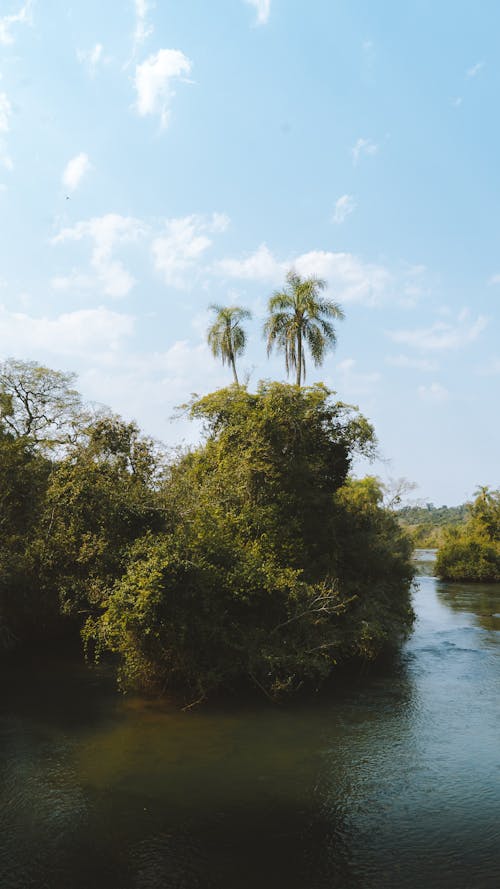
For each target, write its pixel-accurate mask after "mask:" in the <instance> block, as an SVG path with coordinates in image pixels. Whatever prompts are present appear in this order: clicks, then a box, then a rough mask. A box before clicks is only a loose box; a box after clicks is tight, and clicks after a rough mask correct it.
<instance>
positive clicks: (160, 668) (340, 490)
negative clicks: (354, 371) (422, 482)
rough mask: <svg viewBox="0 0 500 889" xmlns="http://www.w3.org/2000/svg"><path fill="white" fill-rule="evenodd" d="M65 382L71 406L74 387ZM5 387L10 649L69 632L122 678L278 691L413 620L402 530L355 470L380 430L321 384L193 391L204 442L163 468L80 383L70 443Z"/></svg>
mask: <svg viewBox="0 0 500 889" xmlns="http://www.w3.org/2000/svg"><path fill="white" fill-rule="evenodd" d="M27 371H29V373H31V374H32V373H34V371H35V367H34V366H32V365H30V366H29V367H28V368H27ZM16 372H17V373H18V374H21V375H23V374H24V373H25V369H24V368H23V366H21V365H18V366H17V368H16ZM45 372H46V373H50V374H54V373H55V372H53V371H50V372H49V371H47V369H43V368H42V369H40V373H39V374H38V377H39V378H40V380H41V382H42V383H44V382H46V379H45V378H44V374H45ZM56 382H57V383H58V384H60V385H58V386H57V387H56V389H55V391H54V398H55V399H57V401H58V403H59V400H60V398H61V387H62V388H64V386H67V387H69V384H70V382H71V380H70V379H69V378H67V377H64V375H60V376H56ZM42 390H43V399H46V398H47V395H46V392H47V390H46V389H45V388H44V387H42ZM48 391H49V394H50V385H49V386H48ZM2 395H3V396H4V400H3V402H2V404H3V406H4V411H5V416H4V420H3V421H2V423H1V425H0V506H1V508H2V511H1V523H2V537H1V540H0V647H3V648H6V647H8V646H9V645H11V644H15V643H18V644H22V643H23V642H24V643H26V642H30V641H31V640H32V639H34V638H36V637H38V638H39V639H41V640H47V639H49V638H53V634H54V633H55V632H61V631H64V628H65V627H66V628H72V629H75V628H76V629H78V630H80V631H81V632H82V633H83V638H84V642H85V646H86V650H87V654H88V656H89V657H92V656H96V657H101V656H103V655H105V654H106V653H107V654H111V656H112V657H114V658H115V659H116V661H117V663H118V669H119V675H120V682H121V685H122V687H123V688H131V687H136V688H143V689H151V688H155V689H166V688H169V689H173V690H176V691H180V692H181V693H182V694H184V695H186V696H188V697H189V700H193V699H199V698H204V697H206V695H207V694H208V693H209V692H211V691H213V690H214V689H217V688H220V687H225V688H227V687H236V686H238V685H239V684H240V683H241V682H242V681H246V682H252V683H253V684H254V685H255V686H257V687H259V688H260V689H262V690H263V691H264V692H265V693H266V694H267V695H270V696H272V697H274V696H276V695H278V694H280V693H282V692H285V691H291V690H294V689H296V688H298V687H299V686H300V685H301V684H303V683H310V684H313V685H314V686H317V685H318V684H319V683H320V682H322V681H323V680H325V679H326V678H328V677H329V676H330V674H331V672H332V667H333V666H334V665H335V664H337V663H340V662H342V661H345V660H347V659H350V658H353V657H358V658H364V659H372V658H374V657H376V656H377V655H378V654H379V653H380V651H381V650H382V649H384V648H386V647H388V646H393V645H395V644H397V643H398V642H399V641H400V639H401V638H402V637H403V636H404V634H405V633H406V632H407V631H408V629H409V627H410V626H411V622H412V612H411V607H410V601H409V588H410V584H411V577H412V572H411V567H410V561H409V556H410V552H409V547H410V544H409V542H408V538H407V537H406V536H405V535H404V534H403V533H402V532H401V531H400V528H399V526H398V524H397V522H396V520H395V518H394V517H393V515H392V514H391V513H390V512H388V511H387V510H386V509H384V508H383V505H382V492H381V489H380V486H379V484H378V483H377V481H376V480H375V479H372V478H367V479H363V480H361V481H354V480H352V479H351V478H350V477H349V470H350V467H351V463H352V460H353V458H354V456H355V455H357V454H363V455H367V456H369V455H370V454H371V453H372V452H373V450H374V447H375V440H374V433H373V429H372V427H371V426H370V424H369V423H368V422H367V421H366V420H365V419H364V417H362V416H361V415H360V414H359V413H358V412H357V411H356V410H354V409H353V408H350V407H349V406H347V405H344V404H342V403H339V402H336V401H335V400H334V398H333V396H332V393H330V392H329V391H328V390H327V389H326V388H325V387H324V386H321V385H318V386H313V387H311V388H307V389H305V388H304V389H301V388H299V387H297V386H289V385H284V384H277V383H265V384H261V386H260V387H259V389H258V391H257V392H256V393H250V392H248V391H247V390H246V389H245V388H242V387H238V386H236V385H234V386H231V387H229V388H227V389H223V390H220V391H218V392H215V393H213V394H211V395H207V396H205V397H204V398H201V399H198V400H195V401H193V402H192V404H191V405H190V412H191V415H192V417H193V418H196V419H198V420H201V421H202V423H203V424H204V427H205V436H204V441H203V443H202V444H201V445H200V446H199V447H197V448H196V449H194V450H192V451H190V452H187V453H181V454H178V455H176V456H175V457H174V458H172V459H170V460H169V461H167V460H166V458H165V455H164V454H163V453H162V452H161V449H159V448H158V446H156V445H155V444H154V443H153V442H152V441H150V440H148V439H146V438H144V437H143V436H141V435H140V433H139V431H138V429H137V427H136V426H135V425H134V424H130V423H125V422H123V421H122V420H120V419H119V418H117V417H115V416H112V415H108V414H104V413H101V414H99V415H97V414H95V413H93V412H92V411H89V410H87V409H84V408H83V406H82V409H81V418H80V422H79V423H78V422H76V421H75V415H74V410H73V408H74V406H75V405H76V404H77V400H76V398H75V393H74V391H73V390H71V392H70V399H71V403H72V407H71V422H70V423H69V426H70V428H71V435H67V436H66V435H65V436H64V437H63V436H61V435H59V430H60V428H61V427H58V430H57V437H56V435H55V434H54V435H53V436H52V437H51V433H52V428H53V427H47V429H46V430H45V431H44V435H43V436H40V435H37V436H30V434H29V433H28V432H27V431H26V426H25V425H24V426H23V425H22V419H23V414H22V403H21V402H19V403H17V404H16V405H15V408H16V410H17V412H18V419H19V422H17V421H16V426H15V427H14V425H13V424H12V423H9V422H8V418H9V417H11V416H12V411H13V407H14V405H13V400H12V395H11V393H7V392H4V393H2V392H1V391H0V398H1V397H2ZM38 406H39V405H37V404H35V405H33V406H32V405H30V406H29V410H30V412H32V411H33V410H34V409H35V408H36V409H38ZM53 407H54V405H53V404H51V403H50V398H49V400H48V401H47V403H46V404H45V413H46V415H47V416H51V414H50V410H51V409H52V408H53ZM54 428H55V427H54ZM42 439H43V440H42Z"/></svg>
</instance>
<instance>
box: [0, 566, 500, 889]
mask: <svg viewBox="0 0 500 889" xmlns="http://www.w3.org/2000/svg"><path fill="white" fill-rule="evenodd" d="M419 559H420V571H421V572H422V576H421V577H420V578H419V586H418V588H417V589H416V591H415V602H414V604H415V609H416V612H417V615H418V620H417V623H416V627H415V632H414V634H413V636H412V638H411V639H410V640H409V642H408V643H407V645H406V646H405V648H404V651H403V652H402V655H401V657H400V658H399V659H398V660H397V661H396V662H394V663H392V664H390V665H386V667H385V668H383V669H379V670H377V671H376V672H374V673H370V674H368V675H365V676H361V677H359V676H358V677H357V678H355V679H353V680H351V681H350V682H348V683H347V684H346V681H345V679H343V680H342V687H341V688H340V687H339V688H338V689H337V690H335V691H334V692H333V693H332V694H329V695H326V696H322V697H321V698H320V699H316V700H314V701H313V702H309V703H308V704H305V703H301V704H299V705H295V706H293V707H279V708H273V707H271V706H270V705H268V704H267V703H265V702H262V703H260V702H255V703H254V704H252V705H246V706H240V707H237V708H234V709H232V710H230V711H228V709H227V708H226V709H225V710H224V709H222V708H220V707H219V708H216V709H214V708H212V709H203V710H196V711H191V712H189V713H182V712H177V711H176V710H175V709H173V708H170V709H169V708H168V707H166V706H165V705H164V704H163V705H160V704H158V703H155V702H146V701H141V700H138V699H131V698H122V697H120V696H117V695H116V693H115V692H114V689H113V687H112V685H111V684H110V683H109V681H107V680H106V679H105V678H103V677H102V676H99V675H98V674H96V673H94V672H92V671H89V670H87V669H86V668H85V667H84V666H82V665H81V664H80V663H78V662H77V661H74V660H72V659H70V658H63V657H62V656H59V657H57V658H54V659H52V660H49V659H47V658H44V659H36V658H34V659H33V660H32V661H31V662H30V663H26V662H24V663H23V664H22V665H21V664H20V663H19V662H15V661H12V662H10V663H8V664H7V665H6V666H5V665H4V666H3V668H2V677H1V681H0V692H1V696H2V697H1V701H2V707H1V715H0V886H1V887H2V889H25V887H26V889H28V887H29V889H70V887H75V889H159V887H161V889H250V887H252V889H253V887H257V889H271V887H272V889H281V887H283V889H335V887H339V889H340V887H342V889H351V887H352V889H378V887H380V889H382V887H384V889H386V887H392V886H394V887H398V889H417V887H419V889H420V887H422V886H426V887H436V889H438V887H439V889H448V887H450V889H452V887H453V889H461V887H463V889H466V887H467V889H498V887H499V886H500V835H499V832H500V827H499V826H500V743H499V739H500V702H499V678H500V661H499V654H500V587H499V586H496V587H492V586H487V587H486V586H467V585H465V584H443V583H440V582H438V581H437V580H436V579H435V578H433V577H432V576H431V575H432V561H431V560H432V553H425V552H421V553H420V554H419Z"/></svg>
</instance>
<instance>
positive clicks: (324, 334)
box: [264, 270, 344, 386]
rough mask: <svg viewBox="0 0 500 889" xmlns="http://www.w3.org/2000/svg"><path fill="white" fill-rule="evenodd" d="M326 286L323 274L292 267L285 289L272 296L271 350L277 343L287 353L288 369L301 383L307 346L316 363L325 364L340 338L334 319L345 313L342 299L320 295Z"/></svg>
mask: <svg viewBox="0 0 500 889" xmlns="http://www.w3.org/2000/svg"><path fill="white" fill-rule="evenodd" d="M325 287H326V281H324V280H323V279H322V278H316V277H310V278H301V276H300V275H298V274H297V273H296V272H294V271H293V270H290V271H289V272H288V274H287V276H286V285H285V287H284V289H283V290H279V291H276V292H275V293H274V294H273V295H272V296H271V298H270V299H269V303H268V312H269V317H268V319H267V321H266V322H265V325H264V336H265V337H266V338H267V354H268V355H269V354H270V352H271V351H272V349H273V347H274V346H275V345H276V346H277V347H278V349H279V350H280V351H282V352H283V353H284V355H285V367H286V372H287V374H289V373H290V371H293V370H295V371H296V375H297V376H296V384H297V386H300V384H301V381H302V379H305V375H306V360H305V351H304V347H305V346H306V345H307V346H308V347H309V351H310V353H311V357H312V359H313V361H314V364H315V365H316V366H318V365H320V364H322V363H323V360H324V356H325V352H326V350H327V349H328V348H333V347H334V346H335V344H336V341H337V337H336V333H335V328H334V326H333V324H332V320H334V319H335V320H341V319H342V318H343V317H344V313H343V311H342V309H341V307H340V306H339V305H338V303H336V302H333V301H332V300H328V299H323V298H322V297H321V296H320V293H321V291H322V290H324V289H325Z"/></svg>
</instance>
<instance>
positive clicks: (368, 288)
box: [213, 244, 391, 305]
mask: <svg viewBox="0 0 500 889" xmlns="http://www.w3.org/2000/svg"><path fill="white" fill-rule="evenodd" d="M291 267H293V268H294V269H296V270H297V272H298V273H299V274H300V275H305V276H309V275H317V276H319V277H320V278H325V279H326V280H327V281H328V284H329V286H330V287H331V288H332V289H333V290H334V292H335V293H336V294H338V296H339V299H341V300H342V301H343V302H351V303H360V304H363V305H376V304H378V303H379V302H381V301H382V300H383V299H384V298H385V296H386V294H387V291H388V288H389V285H390V281H391V275H390V273H389V272H388V271H387V269H385V268H384V267H383V266H379V265H375V264H372V263H365V262H363V261H362V260H360V259H359V258H358V257H357V256H354V255H353V254H352V253H332V252H330V251H327V250H310V251H309V252H308V253H302V254H300V255H299V256H294V257H290V258H288V259H286V260H278V259H277V258H276V257H275V256H274V254H273V253H272V252H271V251H270V250H269V248H268V247H267V245H266V244H261V245H260V247H259V248H258V249H257V250H256V251H255V252H254V253H251V254H250V255H248V256H246V257H244V258H243V259H234V258H227V259H222V260H219V261H218V262H216V263H215V265H214V267H213V270H214V272H215V273H216V274H219V275H222V276H225V277H229V278H239V279H241V280H254V281H268V282H269V283H270V284H275V285H280V284H282V283H283V280H284V277H285V275H286V273H287V271H288V270H289V269H290V268H291Z"/></svg>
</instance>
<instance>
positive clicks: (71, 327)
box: [0, 306, 134, 358]
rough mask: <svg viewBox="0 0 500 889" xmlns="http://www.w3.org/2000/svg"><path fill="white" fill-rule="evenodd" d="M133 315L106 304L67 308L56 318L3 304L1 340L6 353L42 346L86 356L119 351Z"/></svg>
mask: <svg viewBox="0 0 500 889" xmlns="http://www.w3.org/2000/svg"><path fill="white" fill-rule="evenodd" d="M133 330H134V318H133V317H132V316H130V315H123V314H120V313H118V312H112V311H110V310H109V309H107V308H104V307H102V306H101V307H100V308H97V309H82V310H80V311H75V312H66V313H63V314H62V315H58V316H56V317H55V318H49V317H46V316H45V317H43V316H42V317H34V316H31V315H28V314H25V313H24V312H9V311H8V310H7V309H6V308H4V307H3V306H0V344H1V348H2V352H3V354H5V353H6V352H7V353H8V352H9V350H10V349H12V344H14V345H15V348H16V350H17V351H18V353H20V354H26V353H28V354H29V353H32V352H38V353H39V351H40V350H43V351H47V352H54V353H56V354H58V355H61V356H67V357H69V356H71V357H74V356H75V355H77V356H79V355H82V356H86V357H87V358H88V357H89V355H91V354H95V353H105V352H108V351H116V349H117V348H118V347H119V345H120V343H121V342H122V341H123V340H124V339H125V338H128V337H130V336H131V335H132V333H133Z"/></svg>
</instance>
